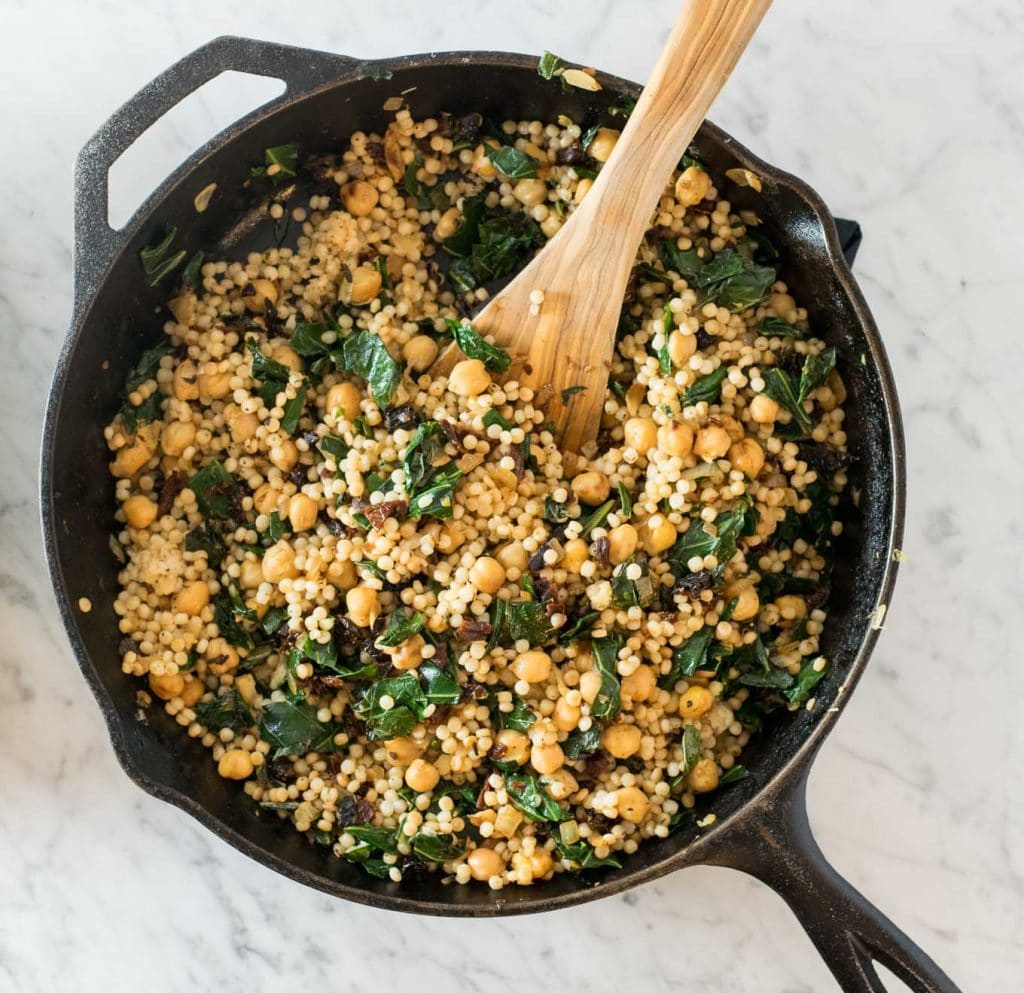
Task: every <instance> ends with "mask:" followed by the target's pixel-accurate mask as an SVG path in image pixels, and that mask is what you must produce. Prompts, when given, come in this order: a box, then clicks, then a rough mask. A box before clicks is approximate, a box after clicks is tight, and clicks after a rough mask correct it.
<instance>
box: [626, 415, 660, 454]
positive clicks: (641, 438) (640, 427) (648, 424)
mask: <svg viewBox="0 0 1024 993" xmlns="http://www.w3.org/2000/svg"><path fill="white" fill-rule="evenodd" d="M623 433H624V435H625V442H626V444H627V445H628V446H629V447H630V448H633V449H635V450H636V451H637V452H639V453H640V454H641V455H645V454H646V453H647V450H648V449H650V448H654V446H655V445H656V444H657V441H658V429H657V427H656V426H655V424H654V421H652V420H651V419H650V418H649V417H631V418H630V419H629V420H628V421H626V423H625V426H624V427H623Z"/></svg>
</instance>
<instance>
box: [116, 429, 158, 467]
mask: <svg viewBox="0 0 1024 993" xmlns="http://www.w3.org/2000/svg"><path fill="white" fill-rule="evenodd" d="M153 451H154V446H153V443H152V442H151V441H150V440H149V438H148V437H146V435H145V434H143V432H141V431H140V432H139V433H138V434H137V435H135V437H134V438H132V440H131V441H129V442H128V444H127V445H125V446H124V447H123V448H119V449H118V450H117V454H116V455H115V456H114V461H113V462H111V463H110V474H111V475H112V476H116V477H117V478H118V479H128V478H130V477H131V476H134V475H135V474H136V473H137V472H139V471H140V470H141V469H142V468H143V467H144V466H145V465H146V463H147V462H148V461H149V460H150V459H151V458H152V457H153Z"/></svg>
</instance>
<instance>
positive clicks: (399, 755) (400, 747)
mask: <svg viewBox="0 0 1024 993" xmlns="http://www.w3.org/2000/svg"><path fill="white" fill-rule="evenodd" d="M384 747H385V748H386V749H387V750H388V761H389V762H390V763H391V764H392V765H405V766H408V765H411V764H412V763H413V762H415V761H416V759H418V758H419V757H420V756H421V755H422V754H423V749H422V748H421V747H420V745H419V743H418V742H417V741H416V739H415V738H391V739H390V740H388V741H385V742H384Z"/></svg>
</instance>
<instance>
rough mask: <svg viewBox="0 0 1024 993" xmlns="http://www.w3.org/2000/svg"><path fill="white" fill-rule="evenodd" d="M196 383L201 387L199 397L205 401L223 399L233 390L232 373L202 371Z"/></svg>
mask: <svg viewBox="0 0 1024 993" xmlns="http://www.w3.org/2000/svg"><path fill="white" fill-rule="evenodd" d="M196 384H197V385H198V387H199V399H200V400H201V401H202V402H203V403H212V402H213V401H214V400H223V399H224V397H226V396H227V395H228V394H229V393H230V392H231V373H230V372H201V373H200V374H199V377H198V379H197V380H196Z"/></svg>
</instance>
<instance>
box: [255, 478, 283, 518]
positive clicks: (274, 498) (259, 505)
mask: <svg viewBox="0 0 1024 993" xmlns="http://www.w3.org/2000/svg"><path fill="white" fill-rule="evenodd" d="M280 502H281V491H280V490H275V489H274V487H273V486H271V485H270V483H264V484H263V485H262V486H260V487H259V489H257V490H256V492H255V493H254V494H253V495H252V505H253V507H255V508H256V513H258V514H272V513H273V512H274V511H275V510H277V507H278V504H279V503H280Z"/></svg>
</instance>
